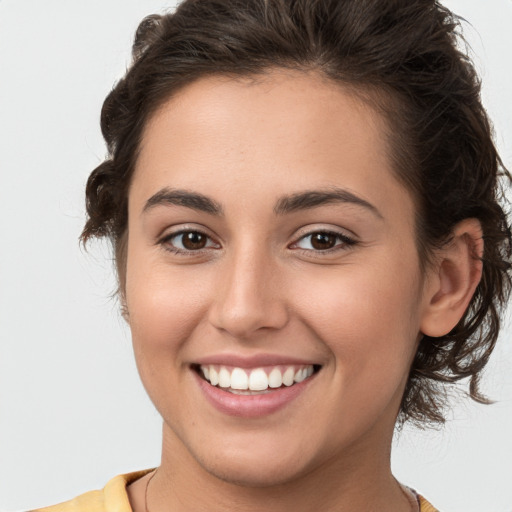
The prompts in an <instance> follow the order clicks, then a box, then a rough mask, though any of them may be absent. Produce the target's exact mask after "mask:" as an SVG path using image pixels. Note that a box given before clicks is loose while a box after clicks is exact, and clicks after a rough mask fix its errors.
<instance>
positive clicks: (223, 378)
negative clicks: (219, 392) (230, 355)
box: [219, 367, 231, 388]
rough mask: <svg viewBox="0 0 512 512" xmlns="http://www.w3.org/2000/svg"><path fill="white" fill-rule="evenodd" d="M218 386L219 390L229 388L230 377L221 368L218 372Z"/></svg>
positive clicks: (224, 369)
mask: <svg viewBox="0 0 512 512" xmlns="http://www.w3.org/2000/svg"><path fill="white" fill-rule="evenodd" d="M219 386H220V387H221V388H229V387H231V375H230V374H229V372H228V371H227V370H226V368H224V367H222V368H221V369H220V371H219Z"/></svg>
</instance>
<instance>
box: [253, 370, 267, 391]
mask: <svg viewBox="0 0 512 512" xmlns="http://www.w3.org/2000/svg"><path fill="white" fill-rule="evenodd" d="M267 388H268V377H267V374H266V373H265V371H264V370H262V369H261V368H257V369H256V370H252V372H251V375H250V376H249V389H250V390H251V391H263V390H264V389H267Z"/></svg>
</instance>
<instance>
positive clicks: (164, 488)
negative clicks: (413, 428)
mask: <svg viewBox="0 0 512 512" xmlns="http://www.w3.org/2000/svg"><path fill="white" fill-rule="evenodd" d="M384 133H385V123H384V120H383V119H381V118H380V117H379V115H378V114H376V113H375V112H374V111H373V110H372V109H371V108H370V107H368V106H366V105H365V104H363V103H362V102H361V101H360V100H358V99H357V98H355V97H354V96H353V95H351V94H349V92H347V91H346V90H344V89H343V88H341V87H340V86H339V85H336V84H333V83H331V82H327V81H325V80H323V79H321V78H320V77H319V76H317V75H315V74H304V73H300V72H290V71H286V72H285V71H281V70H273V71H269V72H268V73H267V74H266V76H265V77H260V78H258V79H257V80H256V81H255V80H249V79H239V80H233V79H227V78H222V77H209V78H203V79H201V80H199V81H197V82H195V83H193V84H192V85H189V86H188V87H186V88H185V89H184V90H183V91H181V92H180V93H179V94H178V95H176V96H174V97H173V98H172V99H170V100H168V101H167V102H166V103H165V104H164V105H163V106H162V107H161V108H160V109H159V110H158V111H157V112H156V114H155V115H154V116H153V117H152V118H151V120H150V122H149V123H148V125H147V126H146V129H145V132H144V137H143V141H142V145H141V153H140V157H139V159H138V162H137V166H136V170H135V174H134V178H133V182H132V184H131V188H130V192H129V227H128V246H127V263H126V265H127V266H126V289H125V300H126V309H127V320H128V322H129V325H130V328H131V332H132V337H133V346H134V351H135V357H136V361H137V365H138V369H139V372H140V375H141V379H142V382H143V384H144V386H145V388H146V390H147V392H148V394H149V396H150V398H151V400H152V401H153V403H154V404H155V406H156V408H157V409H158V411H159V412H160V414H161V415H162V418H163V421H164V426H163V450H162V461H161V466H160V468H159V469H158V471H157V473H156V475H155V477H154V478H153V479H152V481H151V485H150V487H149V491H148V508H149V509H150V510H151V511H152V512H158V511H160V510H173V511H174V510H175V511H189V510H190V511H192V510H194V511H202V510H205V511H206V510H209V511H211V510H216V511H228V510H233V509H234V504H236V507H235V508H236V509H237V510H244V511H252V510H267V511H272V512H274V511H289V510H297V511H309V510H326V511H329V510H333V511H334V510H336V511H347V512H348V511H353V510H379V511H388V510H389V511H390V512H391V511H394V512H405V511H409V510H410V509H411V508H410V503H409V502H408V500H407V498H406V496H405V495H404V493H403V491H402V490H401V488H400V487H399V485H398V484H397V482H396V481H395V480H394V478H393V476H392V474H391V470H390V446H391V439H392V435H393V429H394V424H395V420H396V416H397V413H398V410H399V406H400V401H401V397H402V394H403V390H404V386H405V384H406V381H407V375H408V370H409V367H410V365H411V363H412V360H413V358H414V354H415V350H416V347H417V343H418V341H419V339H420V336H421V333H422V332H423V333H427V334H431V335H440V334H443V333H442V332H440V331H443V330H445V329H448V330H449V329H451V327H453V325H455V323H456V322H457V320H458V319H459V318H460V316H461V315H462V313H463V311H464V309H465V306H466V305H467V302H468V301H469V298H470V297H471V294H472V290H474V286H476V283H477V282H478V279H479V269H478V265H477V264H476V263H473V262H472V261H473V260H472V259H471V257H470V255H469V253H470V252H471V251H474V250H475V243H474V240H477V239H478V235H479V231H478V230H479V225H478V223H477V222H471V221H468V222H466V223H463V224H461V225H460V226H459V228H458V231H457V232H456V233H455V237H454V242H453V244H452V245H451V246H450V248H448V249H447V250H446V251H445V253H443V254H441V255H440V256H439V258H438V263H437V264H436V265H435V266H434V267H433V268H432V269H430V270H429V271H428V272H427V274H425V275H422V273H421V271H420V264H419V258H418V252H417V249H416V245H415V227H414V211H415V208H414V202H413V199H412V196H411V194H410V193H409V192H408V191H407V190H406V189H405V188H404V187H403V186H402V185H401V184H400V183H399V182H398V181H397V179H396V178H395V176H394V174H393V170H392V168H391V163H390V159H389V157H388V148H387V144H386V139H385V136H384ZM171 188H172V189H180V190H186V191H189V192H194V193H197V194H202V195H204V196H208V197H209V198H211V199H212V200H213V201H215V203H217V204H218V205H219V206H220V207H221V208H222V210H223V215H212V214H211V213H207V212H204V211H198V210H196V209H193V208H190V207H186V206H182V205H176V204H168V203H158V204H156V205H153V206H151V207H149V208H147V207H146V204H147V201H148V200H149V199H150V198H151V197H154V196H155V194H157V193H158V192H161V191H162V190H167V191H168V190H169V189H171ZM334 188H337V189H342V190H344V191H348V192H350V193H351V194H353V196H355V197H357V198H359V199H360V200H362V201H364V202H366V203H368V204H369V205H371V206H367V205H364V204H359V203H357V202H353V201H352V200H351V201H348V202H347V201H337V202H328V203H325V204H321V205H319V206H316V207H314V208H307V209H299V210H296V211H291V212H288V213H285V214H276V213H275V205H276V203H277V202H278V200H279V199H280V198H282V197H283V196H289V195H290V194H297V193H302V192H304V191H309V190H320V191H326V190H327V191H332V190H333V189H334ZM184 229H187V230H189V231H194V230H199V231H201V232H202V233H204V234H205V235H207V236H208V239H207V240H208V242H207V245H206V247H205V248H203V249H202V250H196V251H192V250H189V251H188V252H185V253H183V254H175V253H173V252H171V250H170V249H172V248H173V247H182V246H181V245H180V242H182V239H181V238H180V237H179V236H178V237H176V236H175V237H174V238H170V235H171V234H172V233H176V232H178V231H180V230H184ZM326 230H328V231H334V232H336V233H339V234H340V235H341V236H342V237H345V238H346V237H349V238H350V239H351V240H352V241H353V242H355V243H352V244H348V243H346V241H344V239H345V238H341V239H340V238H336V237H335V238H334V241H333V244H334V248H333V249H332V250H331V251H329V252H326V251H322V250H319V249H315V247H314V246H313V245H312V244H311V241H312V240H311V237H308V235H310V234H311V233H318V232H325V231H326ZM331 240H332V239H331ZM468 241H469V242H468ZM173 244H174V246H173ZM478 248H480V249H481V246H478V247H476V249H478ZM478 250H479V249H478ZM452 324H453V325H452ZM438 331H439V334H436V332H438ZM445 332H447V331H445ZM262 353H265V354H271V355H280V356H285V357H287V356H289V357H293V358H297V357H299V358H301V359H303V360H305V361H311V362H314V363H315V364H318V365H321V370H320V371H319V372H318V374H316V375H315V377H314V379H312V381H311V382H310V383H309V384H308V386H307V388H305V390H304V392H303V393H302V394H300V395H299V396H298V397H297V398H296V399H295V400H293V401H291V402H290V403H289V404H287V405H286V406H285V407H284V408H282V409H280V410H278V411H277V412H274V413H272V414H269V415H265V416H263V417H258V418H240V417H234V416H228V415H226V414H223V413H221V412H220V411H218V410H217V409H215V408H214V407H213V406H212V405H211V404H210V403H209V402H208V401H207V400H206V399H205V397H204V395H203V394H202V392H201V390H200V388H199V386H198V385H197V378H196V376H195V373H194V371H193V370H192V369H191V364H193V363H195V362H197V361H198V360H199V359H200V358H202V357H205V356H209V355H218V354H237V355H244V356H249V355H254V354H262ZM147 479H148V477H145V478H142V479H140V480H138V481H137V482H135V483H134V484H132V485H131V486H130V487H129V496H130V500H131V503H132V507H133V508H134V510H135V511H138V510H141V511H143V510H144V507H145V506H144V493H145V490H146V484H147ZM197 489H201V492H200V493H198V492H197Z"/></svg>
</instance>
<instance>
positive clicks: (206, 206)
mask: <svg viewBox="0 0 512 512" xmlns="http://www.w3.org/2000/svg"><path fill="white" fill-rule="evenodd" d="M159 205H176V206H184V207H185V208H191V209H192V210H198V211H201V212H205V213H209V214H210V215H215V216H217V217H220V216H222V215H224V211H223V209H222V206H221V205H220V204H219V203H217V202H216V201H214V200H213V199H211V198H209V197H208V196H205V195H203V194H199V193H197V192H191V191H189V190H179V189H170V188H163V189H162V190H159V191H158V192H157V193H156V194H154V195H152V196H151V197H150V198H149V199H148V200H147V201H146V204H145V205H144V208H143V209H142V212H143V213H144V212H146V211H148V210H150V209H151V208H154V207H155V206H159Z"/></svg>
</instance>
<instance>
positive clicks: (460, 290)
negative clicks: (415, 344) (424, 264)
mask: <svg viewBox="0 0 512 512" xmlns="http://www.w3.org/2000/svg"><path fill="white" fill-rule="evenodd" d="M483 253H484V242H483V239H482V227H481V225H480V222H479V221H478V220H477V219H465V220H463V221H462V222H460V223H459V224H457V225H456V226H455V229H454V230H453V233H452V238H451V240H450V242H449V243H448V244H447V245H446V246H445V247H443V248H442V249H440V250H439V252H438V258H437V261H436V265H435V268H434V270H433V271H431V272H430V273H429V275H428V277H427V282H426V285H425V288H426V289H425V292H426V295H425V302H424V304H425V309H424V311H423V315H422V319H421V325H420V330H421V332H422V333H423V334H426V335H427V336H432V337H439V336H444V335H445V334H448V333H449V332H450V331H451V330H452V329H453V328H454V327H455V326H456V325H457V323H458V322H459V320H460V319H461V318H462V316H463V315H464V313H465V311H466V309H467V307H468V305H469V302H470V301H471V298H472V297H473V294H474V293H475V289H476V287H477V285H478V283H479V282H480V278H481V277H482V266H483V265H482V256H483Z"/></svg>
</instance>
